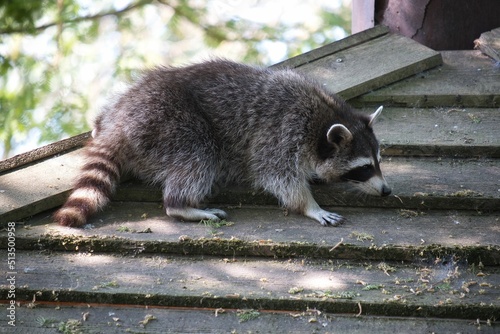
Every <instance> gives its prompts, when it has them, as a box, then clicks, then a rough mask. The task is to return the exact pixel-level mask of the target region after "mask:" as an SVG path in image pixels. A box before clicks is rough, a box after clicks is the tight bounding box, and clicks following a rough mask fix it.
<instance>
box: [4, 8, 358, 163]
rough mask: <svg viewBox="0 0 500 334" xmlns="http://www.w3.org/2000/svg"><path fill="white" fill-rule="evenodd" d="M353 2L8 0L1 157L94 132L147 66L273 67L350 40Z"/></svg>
mask: <svg viewBox="0 0 500 334" xmlns="http://www.w3.org/2000/svg"><path fill="white" fill-rule="evenodd" d="M350 16H351V15H350V0H314V1H303V0H279V1H277V0H274V1H273V0H229V1H222V0H102V1H93V0H23V1H13V0H0V159H1V158H6V157H9V156H12V155H14V154H18V153H21V152H23V151H27V150H30V149H33V148H34V147H36V146H40V145H42V144H46V143H48V142H52V141H56V140H59V139H61V138H64V137H68V136H72V135H76V134H79V133H81V132H84V131H88V130H89V129H90V127H91V124H92V119H93V118H94V116H95V114H96V112H98V110H99V108H100V107H101V106H102V105H103V104H105V103H106V102H107V99H109V98H110V96H112V95H113V93H116V92H117V91H120V90H123V88H124V86H125V84H124V82H128V81H130V80H132V79H133V78H134V76H136V75H137V73H139V71H140V70H141V69H144V68H147V67H152V66H155V65H158V64H164V65H166V64H168V65H174V66H175V65H182V64H187V63H190V62H196V61H200V60H203V59H208V58H210V57H213V56H221V57H225V58H229V59H233V60H236V61H243V62H247V63H253V64H263V65H271V64H273V63H276V62H279V61H281V60H283V59H286V58H289V57H291V56H295V55H297V54H300V53H304V52H307V51H309V50H311V49H314V48H316V47H318V46H321V45H324V44H327V43H330V42H333V41H335V40H338V39H340V38H343V37H345V36H346V35H347V34H348V33H349V30H350Z"/></svg>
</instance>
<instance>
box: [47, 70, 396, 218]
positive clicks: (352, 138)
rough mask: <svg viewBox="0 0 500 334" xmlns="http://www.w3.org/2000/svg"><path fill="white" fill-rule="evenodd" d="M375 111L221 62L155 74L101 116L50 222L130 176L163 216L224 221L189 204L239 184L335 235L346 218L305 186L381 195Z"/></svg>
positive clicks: (99, 203)
mask: <svg viewBox="0 0 500 334" xmlns="http://www.w3.org/2000/svg"><path fill="white" fill-rule="evenodd" d="M380 110H381V108H379V110H377V111H376V112H375V113H374V114H372V115H371V116H368V115H364V114H361V113H357V112H355V111H353V110H352V109H351V107H350V106H349V105H347V104H346V103H345V102H344V101H343V100H341V99H340V98H338V97H337V96H335V95H334V94H332V93H329V92H327V91H325V90H324V89H322V88H321V87H320V86H319V85H318V84H317V83H316V82H314V81H313V80H310V79H308V78H306V77H304V76H302V75H300V74H298V73H296V72H294V71H292V70H286V69H285V70H276V69H266V68H255V67H250V66H247V65H242V64H238V63H234V62H231V61H227V60H212V61H207V62H204V63H200V64H196V65H191V66H187V67H182V68H167V67H158V68H155V69H153V70H150V71H147V72H146V73H145V74H144V75H143V76H142V77H141V78H140V79H139V80H138V81H137V82H136V83H135V84H134V85H133V86H132V87H131V88H129V89H128V91H127V92H125V93H124V94H122V95H121V96H120V97H119V98H118V99H117V100H116V102H115V103H114V104H113V105H111V106H110V107H109V108H107V109H105V110H104V111H103V112H102V113H101V114H100V115H99V116H98V117H97V120H96V122H95V129H94V131H93V135H94V138H93V139H91V141H90V142H89V143H88V145H87V148H86V155H87V162H86V163H85V165H84V166H83V168H82V172H81V174H80V176H79V177H78V179H77V181H76V184H75V189H74V191H73V193H72V194H71V195H70V197H69V198H68V200H67V202H66V203H65V204H64V206H63V207H62V208H61V209H60V210H59V211H57V212H56V214H55V215H54V218H55V220H56V221H57V222H59V223H60V224H62V225H66V226H82V225H83V224H85V223H86V221H87V218H88V217H89V216H90V215H91V214H93V213H95V212H96V211H97V210H99V209H100V208H102V207H103V206H104V205H105V204H106V203H108V201H109V198H110V196H111V195H112V193H113V191H114V189H115V186H116V184H117V182H118V180H119V178H120V175H121V173H123V172H131V173H133V174H134V175H136V176H137V177H139V178H140V179H142V180H144V181H146V182H149V183H151V184H155V185H160V186H161V187H162V189H163V202H164V207H165V210H166V213H167V215H169V216H171V217H175V218H178V219H181V220H188V221H197V220H203V219H214V220H218V219H222V218H225V217H226V213H225V212H224V211H222V210H217V209H211V210H210V209H207V210H201V209H198V208H197V207H198V205H199V204H200V203H201V202H202V201H203V200H204V199H206V198H207V196H209V195H210V194H211V190H212V188H213V186H214V184H218V185H220V184H227V183H230V182H242V181H243V182H249V183H251V184H252V185H253V186H254V187H256V188H260V189H264V190H265V191H268V192H270V193H271V194H273V195H275V196H276V197H277V198H278V199H279V200H280V201H281V203H282V204H283V205H284V206H285V207H287V208H288V209H291V210H293V211H296V212H299V213H302V214H304V215H306V216H308V217H311V218H313V219H315V220H317V221H318V222H320V223H321V224H322V225H334V226H335V225H338V224H340V223H342V222H343V217H342V216H340V215H338V214H335V213H331V212H328V211H325V210H323V209H321V208H320V207H319V205H318V204H317V203H316V201H315V200H314V199H313V197H312V195H311V192H310V188H309V181H310V180H311V179H313V178H319V179H322V180H324V181H327V182H328V181H352V182H353V183H354V184H355V185H357V186H358V187H359V188H360V189H362V190H363V191H364V192H366V193H369V194H374V195H381V196H385V195H388V194H389V193H390V192H391V190H390V188H389V187H388V185H387V183H386V182H385V180H384V178H383V176H382V173H381V171H380V167H379V161H380V152H379V146H378V142H377V140H376V138H375V135H374V134H373V130H372V125H373V121H374V120H375V118H376V117H377V116H378V114H379V113H380Z"/></svg>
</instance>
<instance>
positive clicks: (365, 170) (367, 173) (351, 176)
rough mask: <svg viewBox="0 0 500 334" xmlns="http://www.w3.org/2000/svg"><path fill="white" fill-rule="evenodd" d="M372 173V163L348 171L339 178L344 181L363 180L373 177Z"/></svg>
mask: <svg viewBox="0 0 500 334" xmlns="http://www.w3.org/2000/svg"><path fill="white" fill-rule="evenodd" d="M374 174H375V168H374V167H373V165H371V164H366V165H363V166H359V167H357V168H354V169H352V170H350V171H348V172H347V173H345V174H344V175H342V176H341V179H343V180H344V181H355V182H365V181H368V180H369V179H370V178H371V177H373V175H374Z"/></svg>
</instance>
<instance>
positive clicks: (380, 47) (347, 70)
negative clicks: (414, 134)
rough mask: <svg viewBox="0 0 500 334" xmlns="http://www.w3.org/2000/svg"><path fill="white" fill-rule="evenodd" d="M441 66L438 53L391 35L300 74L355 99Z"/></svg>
mask: <svg viewBox="0 0 500 334" xmlns="http://www.w3.org/2000/svg"><path fill="white" fill-rule="evenodd" d="M441 63H442V60H441V55H440V54H439V53H438V52H436V51H433V50H431V49H429V48H427V47H425V46H423V45H420V44H418V43H416V42H415V41H412V40H411V39H408V38H405V37H402V36H399V35H393V34H388V35H383V36H381V37H378V38H376V39H373V40H370V41H368V42H365V43H362V44H359V45H357V46H354V47H351V48H348V49H345V50H341V51H339V52H336V53H334V54H331V55H329V56H328V57H324V58H321V59H318V60H316V61H314V62H312V63H307V64H304V65H302V66H300V67H298V68H297V71H299V72H302V73H304V74H306V75H309V76H311V77H313V78H315V79H316V80H318V81H319V83H320V84H322V85H323V86H324V87H325V88H327V89H329V90H330V91H332V92H334V93H337V94H339V95H340V96H342V97H343V98H345V99H351V98H354V97H356V96H359V95H361V94H364V93H366V92H369V91H371V90H373V89H376V88H380V87H383V86H385V85H388V84H390V83H393V82H395V81H399V80H401V79H404V78H407V77H409V76H412V75H414V74H416V73H419V72H422V71H424V70H427V69H429V68H432V67H435V66H438V65H440V64H441Z"/></svg>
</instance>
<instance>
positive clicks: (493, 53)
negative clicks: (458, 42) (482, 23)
mask: <svg viewBox="0 0 500 334" xmlns="http://www.w3.org/2000/svg"><path fill="white" fill-rule="evenodd" d="M474 48H475V49H479V50H481V51H482V52H483V53H484V54H486V55H488V56H490V57H491V58H493V59H494V60H495V61H496V62H500V28H497V29H493V30H491V31H488V32H485V33H482V34H481V36H480V37H479V38H478V39H476V40H475V41H474Z"/></svg>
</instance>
